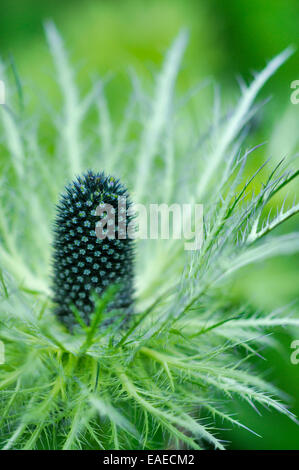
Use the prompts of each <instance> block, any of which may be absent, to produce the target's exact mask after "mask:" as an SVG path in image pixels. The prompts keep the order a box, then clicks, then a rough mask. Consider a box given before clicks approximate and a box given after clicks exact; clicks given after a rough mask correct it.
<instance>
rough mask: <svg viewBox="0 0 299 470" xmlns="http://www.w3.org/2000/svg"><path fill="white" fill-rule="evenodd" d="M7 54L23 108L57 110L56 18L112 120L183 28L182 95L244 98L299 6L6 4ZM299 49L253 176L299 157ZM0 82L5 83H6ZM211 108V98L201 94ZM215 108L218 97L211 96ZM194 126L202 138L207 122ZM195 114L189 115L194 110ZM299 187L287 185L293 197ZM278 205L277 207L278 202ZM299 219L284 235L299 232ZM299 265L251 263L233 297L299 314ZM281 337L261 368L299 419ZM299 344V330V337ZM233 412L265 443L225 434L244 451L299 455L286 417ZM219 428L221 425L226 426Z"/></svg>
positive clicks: (298, 438)
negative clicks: (264, 165)
mask: <svg viewBox="0 0 299 470" xmlns="http://www.w3.org/2000/svg"><path fill="white" fill-rule="evenodd" d="M0 8H1V14H0V38H1V39H0V56H1V57H2V59H4V60H5V61H6V62H10V63H11V64H14V65H13V66H12V67H11V68H10V69H9V73H11V74H13V68H14V67H16V69H17V71H18V76H19V77H20V79H21V81H22V85H23V87H24V89H25V90H26V98H24V106H26V108H27V109H28V111H29V112H30V111H31V112H33V113H36V112H38V111H37V110H38V106H37V104H38V103H39V102H41V101H44V102H45V103H46V102H47V103H51V106H53V107H56V108H59V105H60V97H59V95H58V92H57V86H56V84H55V75H54V70H53V66H52V64H51V58H50V55H49V53H48V50H47V44H46V41H45V37H44V31H43V22H44V21H45V20H47V19H52V20H54V22H55V23H56V25H57V27H58V29H59V30H60V32H61V34H62V35H63V37H64V39H65V43H66V45H67V47H68V50H69V53H70V57H71V60H72V62H73V63H75V64H77V78H78V82H79V83H80V85H81V87H82V90H87V89H88V88H89V87H90V84H91V83H92V81H93V79H94V78H95V76H101V77H104V78H106V79H107V81H109V84H108V86H107V94H108V100H109V107H110V111H111V114H112V116H113V118H114V119H115V120H116V121H117V120H119V119H120V117H119V116H120V115H121V110H122V109H123V107H124V104H125V103H126V100H127V98H128V93H129V89H130V87H131V84H130V79H129V75H130V71H131V70H132V69H134V70H135V71H136V73H137V74H138V76H139V77H141V79H142V80H143V81H144V82H145V83H148V84H149V86H150V83H151V80H152V76H153V74H154V73H155V72H156V70H157V68H158V67H159V65H160V64H161V61H162V58H163V54H164V53H165V51H166V49H167V47H168V46H169V45H170V43H171V41H172V40H173V38H174V37H175V36H176V34H177V33H178V31H179V30H180V29H181V28H187V29H188V30H189V32H190V42H189V47H188V50H187V53H186V56H185V59H184V62H183V68H182V71H181V74H180V77H179V80H178V84H177V88H178V93H180V92H181V93H184V92H186V90H188V89H189V88H190V87H193V86H195V85H196V84H198V83H199V82H201V81H204V80H205V79H207V78H208V79H209V80H210V81H211V83H212V89H213V88H215V84H216V83H218V85H219V90H220V91H221V95H222V99H223V101H224V102H226V103H230V102H232V103H233V102H234V101H235V100H236V98H237V96H238V93H239V86H238V81H237V77H238V76H242V77H243V78H244V79H245V81H247V82H248V81H249V80H251V78H252V73H254V70H259V69H261V68H263V66H264V65H265V62H266V61H267V60H268V59H270V58H271V57H273V55H275V54H277V53H278V52H280V51H281V50H282V49H283V48H285V47H287V46H289V45H290V44H292V45H294V46H295V47H298V46H299V31H298V18H299V2H298V0H289V1H288V2H285V1H284V0H275V1H273V0H263V1H262V2H261V1H260V0H251V1H250V2H245V1H242V0H226V1H225V2H224V1H220V0H149V1H145V0H97V1H95V0H84V2H82V1H79V0H52V1H51V2H41V1H39V0H18V2H11V1H10V0H2V2H1V7H0ZM298 65H299V52H298V51H296V52H295V54H294V55H293V56H292V57H291V58H290V59H289V60H288V62H287V63H286V64H285V65H284V66H283V67H282V68H281V69H280V70H279V71H278V73H277V74H276V75H275V77H273V78H272V79H271V80H270V82H269V83H268V84H267V86H266V87H265V89H264V91H263V92H262V94H261V95H260V98H261V100H263V99H266V98H268V97H271V100H270V101H269V102H268V103H267V105H266V106H265V107H264V108H263V109H262V110H261V112H260V113H259V118H258V119H256V121H255V122H254V123H253V124H254V125H253V126H252V130H251V133H250V136H249V139H248V145H250V144H252V145H254V144H258V143H261V142H265V141H266V142H267V144H266V145H265V146H264V147H263V149H262V150H261V151H259V152H258V155H257V157H255V159H254V161H253V162H252V164H251V170H252V169H253V168H257V167H258V166H259V165H260V164H261V162H262V161H264V160H265V159H266V158H269V157H271V159H272V161H273V164H275V163H277V162H278V161H279V160H280V159H281V158H282V157H286V156H291V155H294V154H295V153H296V152H298V151H299V133H298V129H299V104H298V105H297V106H296V105H294V104H291V101H290V95H291V91H292V90H291V88H290V84H291V82H292V81H293V80H299V67H298ZM0 78H1V77H0ZM202 99H203V103H202V106H207V100H208V99H209V93H208V92H207V94H205V96H204V97H203V98H202ZM210 104H211V106H212V104H213V103H212V100H211V103H210ZM193 111H194V121H195V126H196V127H197V128H198V132H199V134H200V133H204V130H205V129H206V128H207V125H208V117H207V120H206V121H205V120H203V122H198V121H197V117H196V109H194V110H193ZM190 112H192V109H191V111H190ZM43 119H44V122H43V123H42V131H43V135H44V139H45V140H46V141H47V139H48V141H49V147H50V145H51V143H50V142H51V135H50V134H51V131H50V130H49V129H48V127H47V122H46V120H45V118H43ZM295 191H296V184H295V183H294V184H293V186H292V187H291V188H290V189H289V192H288V194H287V195H286V194H283V195H282V196H280V197H285V196H287V198H288V200H292V199H293V196H294V193H295ZM276 202H278V201H276ZM298 225H299V220H298V216H297V218H296V217H295V218H294V219H293V220H292V221H290V222H288V226H286V227H285V228H284V229H283V230H286V231H289V230H290V229H292V230H294V229H296V228H297V230H298ZM298 280H299V259H298V257H286V258H284V259H283V260H282V259H281V258H279V259H274V260H272V261H271V262H270V261H269V262H265V263H264V264H262V265H259V266H251V267H250V268H247V269H246V270H244V271H242V273H241V275H240V277H239V279H238V282H236V284H235V285H234V287H233V289H232V292H231V297H232V301H236V302H239V301H240V300H242V301H243V300H244V301H246V302H248V303H250V304H251V305H253V306H254V307H256V308H258V309H276V308H279V307H281V306H284V305H286V304H289V303H293V305H294V308H297V310H298V294H299V286H298V284H299V282H298ZM275 334H276V335H278V336H279V338H280V341H281V344H282V348H281V349H280V350H279V351H278V350H277V351H270V352H264V356H265V359H266V361H264V362H263V367H264V370H265V373H266V375H267V377H268V378H270V379H271V380H273V381H274V382H275V383H276V384H277V385H278V386H279V387H281V388H282V389H283V390H285V391H286V392H287V393H288V394H289V395H290V396H291V397H292V401H291V408H292V410H293V411H294V413H296V414H297V416H299V364H298V365H297V366H296V365H292V364H291V362H290V355H291V352H292V351H291V349H290V343H291V341H292V338H291V336H290V335H288V334H287V333H286V332H283V331H281V332H277V333H275ZM297 339H299V332H298V334H297ZM231 406H232V412H236V411H238V413H240V414H241V421H242V419H243V422H244V421H246V422H247V424H248V425H249V426H250V427H251V428H253V429H255V430H256V431H257V432H258V433H259V434H261V435H262V436H263V438H262V439H261V438H259V437H256V436H253V435H250V434H249V433H248V432H247V431H245V430H244V431H242V430H241V431H240V430H233V431H227V430H223V431H221V433H222V435H223V439H225V440H231V441H232V442H233V445H232V448H237V449H299V430H298V426H296V424H295V423H292V422H291V421H289V420H288V419H287V418H286V417H284V416H278V415H277V414H275V413H274V412H271V413H270V412H268V411H267V410H263V412H262V415H261V416H260V415H258V414H257V413H256V412H255V411H254V410H252V409H250V408H249V407H248V405H245V404H243V403H237V402H234V403H232V404H231ZM219 427H222V428H223V425H222V423H219Z"/></svg>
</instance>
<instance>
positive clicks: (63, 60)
mask: <svg viewBox="0 0 299 470" xmlns="http://www.w3.org/2000/svg"><path fill="white" fill-rule="evenodd" d="M46 33H47V39H48V42H49V46H50V51H51V53H52V55H53V58H54V63H55V67H56V76H57V80H58V83H59V85H60V88H61V91H62V100H63V106H62V113H61V114H60V113H59V114H55V116H54V118H53V121H52V122H53V134H55V139H53V142H50V143H49V142H47V145H45V144H44V143H43V142H42V141H41V139H40V136H39V133H38V129H37V126H36V124H37V123H36V122H35V120H34V119H30V118H28V117H26V116H25V113H24V112H21V114H17V111H13V110H12V109H11V108H9V109H8V108H5V109H3V110H2V112H1V120H2V139H3V144H4V147H5V150H4V152H6V154H7V156H8V159H7V160H6V162H5V163H4V161H3V160H1V167H2V181H1V186H0V187H1V193H2V194H1V196H2V200H4V201H5V202H6V204H5V205H2V207H1V217H0V238H1V245H0V255H1V266H0V267H1V278H0V281H1V309H0V339H1V340H2V341H3V342H4V344H5V349H6V363H5V364H4V365H1V366H0V393H1V405H0V406H1V412H0V444H1V447H2V448H3V449H9V448H12V449H82V448H84V449H151V448H154V449H161V448H162V449H166V448H170V447H171V448H174V447H176V448H180V447H182V446H184V447H187V448H194V449H200V448H205V447H207V446H208V447H213V448H216V449H222V448H224V447H225V443H224V442H222V441H221V439H220V438H219V433H218V432H217V428H216V425H215V419H216V418H217V419H221V420H222V421H223V422H224V423H226V425H227V426H241V427H245V424H246V423H245V424H244V423H241V422H239V420H238V418H237V417H232V416H231V415H230V413H229V411H228V409H229V407H228V406H227V403H228V402H229V401H231V399H232V398H234V397H240V398H241V399H242V400H245V401H246V402H248V403H250V404H252V405H253V406H254V407H258V408H261V407H267V408H272V409H274V410H278V411H280V412H281V413H283V414H286V415H288V416H289V417H290V418H292V419H294V416H293V415H292V414H291V413H290V412H289V411H288V409H287V407H286V406H285V404H284V403H283V402H282V397H283V395H282V394H281V392H280V391H279V390H277V389H276V387H275V386H273V385H272V384H270V383H268V382H266V381H265V380H264V379H263V378H262V377H261V374H260V373H259V371H258V369H253V368H252V365H251V358H252V356H255V355H258V350H259V348H260V346H261V345H262V346H265V345H273V344H274V343H275V340H274V338H273V337H270V336H268V335H267V334H266V333H268V332H269V331H271V330H272V329H273V328H275V327H277V326H285V327H286V328H290V329H292V328H295V327H298V326H299V318H298V316H297V315H296V312H293V313H292V312H288V311H287V310H286V311H278V312H260V313H257V312H254V311H252V309H251V308H250V306H245V305H233V304H232V303H231V300H230V299H229V296H228V294H227V293H228V292H229V287H230V285H231V283H232V282H233V279H234V276H235V275H236V274H237V273H238V272H239V270H240V268H242V267H244V266H246V265H248V264H253V263H258V262H260V261H261V260H265V259H267V258H270V257H273V256H277V255H282V256H283V255H285V254H291V253H295V252H296V251H298V250H299V234H298V233H289V234H283V235H273V234H272V232H273V231H274V229H275V228H276V227H277V226H278V225H280V224H281V223H283V222H284V221H285V220H286V219H287V218H289V217H290V216H291V215H293V214H295V213H296V212H298V205H294V206H292V207H291V208H290V209H286V210H285V209H284V208H282V209H281V210H280V211H279V212H278V214H277V216H276V217H274V218H273V219H269V220H266V221H265V218H264V212H265V210H267V207H268V204H269V202H270V201H271V199H272V198H273V196H274V195H276V194H277V193H278V192H279V191H280V190H281V189H283V188H284V187H285V186H286V185H287V184H288V183H289V182H290V181H292V180H293V179H294V178H295V177H296V176H297V175H298V170H296V169H295V170H292V169H289V168H288V167H287V165H286V163H285V162H281V163H280V164H279V165H277V166H276V168H274V169H273V170H268V172H269V176H268V177H267V179H266V181H265V183H264V184H263V186H262V188H261V190H260V192H259V193H258V194H254V193H252V191H251V188H252V182H253V180H254V178H255V177H256V176H257V174H259V173H260V171H262V169H260V170H259V171H258V172H257V173H256V174H255V175H253V176H252V177H251V178H250V179H249V180H247V179H246V178H245V176H244V170H245V168H246V162H247V159H248V158H249V157H250V156H251V154H252V153H253V152H254V151H256V150H257V148H255V149H251V150H247V151H244V152H243V151H242V142H243V140H244V136H245V134H246V125H247V123H248V122H249V121H250V119H251V118H252V117H253V116H254V114H255V112H257V107H256V106H255V105H254V100H255V98H256V96H257V94H258V92H259V90H260V89H261V87H262V86H263V85H264V83H265V82H266V80H267V79H268V78H269V77H270V76H271V75H272V74H273V73H274V72H275V71H276V70H277V68H278V67H279V66H281V65H282V64H283V62H284V61H285V60H286V59H287V58H288V56H289V55H290V54H291V51H290V50H286V51H284V52H282V53H281V54H280V55H278V56H277V57H275V58H274V59H273V60H271V61H270V62H269V63H268V65H267V66H266V68H265V69H264V71H262V72H261V73H259V74H258V75H257V76H256V77H255V78H254V80H253V82H252V83H251V84H250V85H249V86H248V87H244V89H243V90H242V96H241V98H240V101H239V103H238V104H237V106H236V108H235V110H234V111H233V113H231V114H230V115H229V117H228V118H227V119H226V120H223V119H220V118H219V116H218V115H217V113H216V114H215V116H214V123H213V126H212V127H211V129H210V132H209V133H208V134H207V135H206V136H205V139H203V140H202V141H201V143H200V145H199V144H198V136H197V135H196V133H195V132H194V128H193V127H191V126H190V125H189V122H188V117H187V114H185V113H184V107H182V101H183V102H185V101H186V100H185V99H184V100H181V101H180V102H178V101H177V99H176V96H175V94H174V85H175V81H176V77H177V74H178V71H179V67H180V63H181V59H182V56H183V52H184V49H185V47H186V43H187V36H186V34H185V33H184V32H182V33H181V34H180V35H179V36H178V38H177V39H176V40H175V42H174V44H173V46H172V47H171V49H170V50H169V52H168V53H167V55H166V58H165V62H164V65H163V67H162V70H161V72H160V73H159V74H158V76H157V77H156V85H155V86H156V89H155V93H154V98H153V99H150V98H149V97H148V96H147V95H146V94H145V92H144V90H143V89H142V87H141V85H140V83H139V82H138V79H137V78H136V77H135V76H134V77H133V93H132V96H131V98H130V100H129V104H128V107H127V108H126V110H125V115H124V117H123V119H122V122H121V124H120V125H119V126H116V125H114V124H113V123H112V120H111V118H110V114H109V108H108V105H107V102H106V100H105V96H104V91H103V83H102V82H99V83H97V84H96V85H95V86H94V87H93V89H92V91H91V92H90V93H89V94H88V95H87V96H84V97H83V98H82V97H81V96H80V93H79V91H78V89H77V87H76V84H75V80H74V73H73V69H72V67H71V66H70V63H69V59H68V55H67V53H66V50H65V48H64V45H63V42H62V40H61V38H60V36H59V35H58V33H57V31H56V29H55V27H54V26H53V25H52V24H48V25H47V26H46ZM2 71H3V73H4V67H2ZM9 96H11V100H9V102H8V103H9V106H10V103H11V102H12V100H13V96H12V95H9ZM188 98H189V97H188ZM16 109H18V108H16ZM40 112H42V110H41V111H40ZM95 112H97V113H98V116H99V119H98V124H97V128H96V132H94V133H93V134H92V133H91V132H90V125H91V122H92V123H94V113H95ZM37 114H38V113H37ZM136 120H137V123H136ZM97 131H98V132H97ZM98 135H99V136H100V138H99V139H98ZM91 136H92V139H91ZM49 139H50V137H49ZM99 148H100V151H99ZM268 166H269V164H268ZM91 167H92V168H95V169H99V170H101V171H102V170H104V171H105V172H107V173H112V174H115V175H116V176H120V177H121V180H122V181H124V182H125V183H126V185H127V186H128V188H129V191H130V193H131V194H132V198H133V199H134V200H135V201H136V202H144V203H150V202H167V203H169V204H170V203H172V202H179V203H180V202H186V201H188V202H190V203H192V204H195V203H196V202H200V203H203V204H204V240H203V245H202V248H201V250H200V251H196V252H193V253H192V254H191V255H190V253H187V252H185V251H184V245H183V241H182V240H172V241H169V240H138V241H137V243H136V255H137V262H136V284H137V286H136V287H137V292H136V312H137V313H136V314H134V315H133V318H132V323H131V324H130V325H129V326H128V328H126V329H123V328H121V327H120V325H121V323H122V321H123V318H122V316H121V315H120V316H117V317H116V318H117V320H116V321H114V322H108V325H107V327H106V328H105V329H104V330H103V329H101V328H100V325H101V324H102V323H103V322H104V321H105V322H106V320H107V318H109V316H113V317H114V313H115V312H114V311H110V312H108V313H107V309H106V307H107V305H110V304H111V302H113V299H114V297H115V295H116V292H115V290H114V287H113V286H111V287H110V288H108V289H106V290H105V292H104V294H103V295H102V296H101V297H99V298H96V299H95V307H94V312H93V314H92V315H91V318H90V322H89V324H88V325H87V324H85V323H84V322H83V321H81V317H80V316H77V317H76V318H77V321H78V328H77V329H76V332H75V334H71V333H69V332H68V331H66V330H65V329H64V327H63V326H62V325H61V324H60V323H59V322H58V321H57V319H56V318H55V315H54V314H53V308H52V307H53V305H52V303H51V300H50V299H51V289H50V287H51V286H50V282H49V279H50V259H51V248H50V247H51V237H52V232H51V221H52V220H53V218H54V206H55V202H56V201H57V198H58V194H59V193H60V192H61V190H62V188H63V187H64V184H65V182H66V181H69V180H71V179H73V178H74V176H75V175H76V174H78V173H79V172H81V171H84V170H86V169H88V168H91ZM266 168H267V166H266ZM263 171H265V168H264V170H263ZM153 198H154V201H153ZM263 220H264V221H263ZM253 432H254V430H253Z"/></svg>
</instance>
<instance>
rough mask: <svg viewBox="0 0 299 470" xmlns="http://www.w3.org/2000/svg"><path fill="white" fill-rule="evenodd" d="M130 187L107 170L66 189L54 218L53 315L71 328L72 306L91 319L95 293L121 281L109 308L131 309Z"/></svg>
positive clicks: (85, 318) (92, 174)
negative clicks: (54, 307) (128, 192)
mask: <svg viewBox="0 0 299 470" xmlns="http://www.w3.org/2000/svg"><path fill="white" fill-rule="evenodd" d="M130 206H131V203H130V200H129V199H128V194H127V190H126V188H125V187H124V186H123V185H122V184H121V183H120V182H119V181H118V180H117V179H115V178H113V177H111V176H105V174H104V173H93V172H92V171H88V172H87V173H86V174H84V175H83V176H82V177H78V178H77V179H76V180H75V181H74V182H73V183H71V184H69V185H68V186H66V188H65V193H64V194H62V196H61V199H60V202H59V204H58V206H57V209H58V214H57V217H56V220H55V229H54V231H55V239H54V263H53V272H54V276H53V292H54V303H55V305H56V310H55V313H56V314H57V315H58V317H59V318H60V319H61V320H62V321H63V323H65V324H66V325H67V326H68V327H72V326H73V324H74V314H73V311H72V307H73V306H74V307H75V308H76V309H77V311H78V313H79V314H80V316H81V317H82V319H83V320H84V321H85V322H86V323H89V318H90V315H91V313H92V312H93V310H94V300H93V293H95V294H97V295H100V296H101V295H102V294H103V293H104V291H105V290H106V289H107V287H108V286H110V285H112V284H119V290H118V292H117V294H116V296H115V298H114V300H113V301H112V302H111V303H110V305H109V309H112V308H117V309H122V310H125V312H126V313H128V314H129V313H130V310H131V308H132V298H133V244H132V239H130V238H129V237H128V236H127V228H128V225H129V224H130V222H131V221H132V215H131V213H130Z"/></svg>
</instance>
